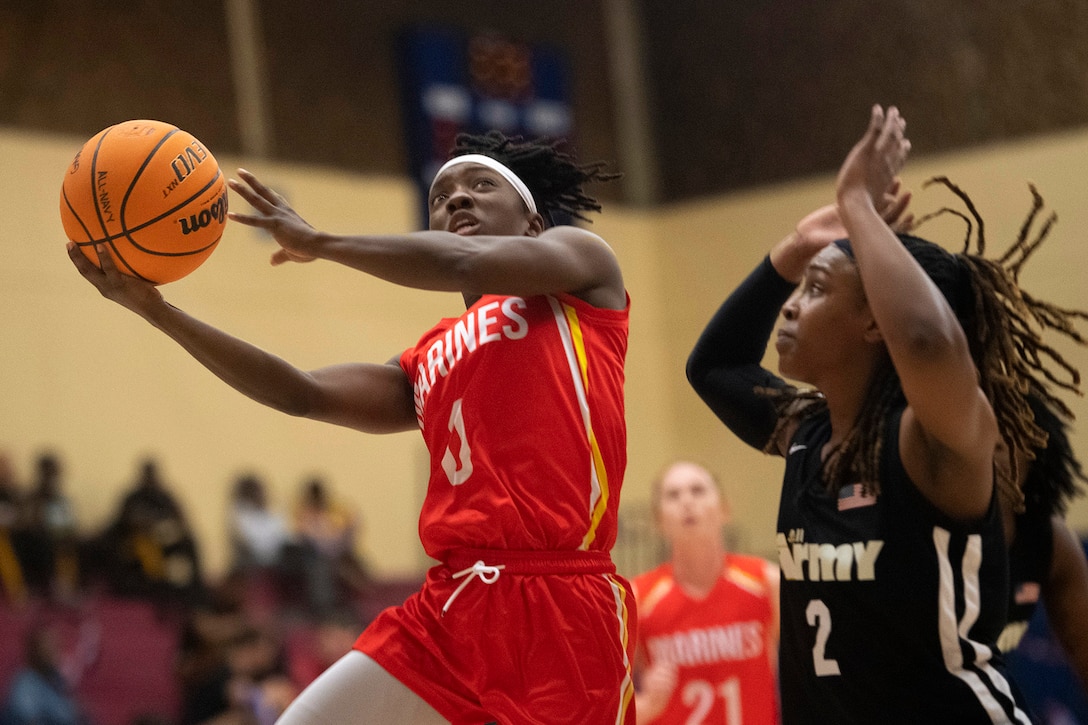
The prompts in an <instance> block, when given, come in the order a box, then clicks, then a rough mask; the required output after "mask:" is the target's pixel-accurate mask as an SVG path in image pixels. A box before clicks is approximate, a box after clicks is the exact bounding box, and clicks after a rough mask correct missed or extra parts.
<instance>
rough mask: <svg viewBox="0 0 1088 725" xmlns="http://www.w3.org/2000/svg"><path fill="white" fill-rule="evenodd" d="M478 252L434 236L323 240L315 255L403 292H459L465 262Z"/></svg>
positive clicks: (454, 238)
mask: <svg viewBox="0 0 1088 725" xmlns="http://www.w3.org/2000/svg"><path fill="white" fill-rule="evenodd" d="M478 246H479V241H478V240H475V239H471V238H468V237H460V236H458V235H456V234H451V233H449V232H439V231H424V232H413V233H410V234H395V235H388V236H386V235H361V236H340V235H332V234H322V235H320V236H319V239H318V241H317V243H316V246H315V254H316V256H318V257H320V258H321V259H326V260H329V261H331V262H336V263H338V264H342V265H344V266H346V267H351V268H352V269H357V270H359V271H361V272H366V273H367V274H369V275H372V276H374V277H378V278H380V279H384V280H386V281H388V282H392V283H393V284H397V285H401V286H403V287H412V288H415V289H426V290H433V291H439V292H460V291H462V290H464V289H465V287H466V270H467V268H468V264H467V262H468V260H469V259H470V258H471V257H472V256H473V255H475V254H477V253H478Z"/></svg>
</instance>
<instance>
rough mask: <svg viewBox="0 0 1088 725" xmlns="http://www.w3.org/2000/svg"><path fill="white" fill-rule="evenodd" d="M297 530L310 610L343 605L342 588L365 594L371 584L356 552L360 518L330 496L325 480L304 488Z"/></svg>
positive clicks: (311, 481)
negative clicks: (364, 591) (303, 562)
mask: <svg viewBox="0 0 1088 725" xmlns="http://www.w3.org/2000/svg"><path fill="white" fill-rule="evenodd" d="M295 527H296V530H297V532H298V536H299V544H300V546H301V549H302V555H303V557H304V561H305V572H306V579H307V585H308V596H309V604H310V607H311V608H312V609H313V610H314V611H315V612H319V613H322V612H328V611H331V610H332V609H334V608H335V607H336V606H338V605H339V604H340V603H341V596H340V591H341V586H342V585H343V586H345V587H346V589H347V590H348V591H350V592H354V593H357V592H361V591H363V590H365V589H366V587H367V586H368V584H369V582H370V576H369V574H368V573H367V570H366V567H365V566H364V564H363V562H362V561H361V560H360V559H359V557H358V556H357V555H356V553H355V540H356V534H357V529H358V518H357V517H356V516H355V514H353V513H352V512H351V511H349V510H348V509H347V507H345V506H344V505H342V504H340V503H339V502H337V501H335V500H334V499H333V498H332V496H331V495H330V494H329V491H328V487H327V485H326V483H325V480H324V479H323V478H321V477H320V476H313V477H310V478H309V479H307V480H306V482H305V483H304V484H303V487H302V495H301V499H300V501H299V503H298V507H297V508H296V510H295Z"/></svg>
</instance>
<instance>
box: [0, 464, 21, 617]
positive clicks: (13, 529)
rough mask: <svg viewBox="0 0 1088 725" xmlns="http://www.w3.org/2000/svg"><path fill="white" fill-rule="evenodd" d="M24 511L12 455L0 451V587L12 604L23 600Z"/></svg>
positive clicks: (17, 603)
mask: <svg viewBox="0 0 1088 725" xmlns="http://www.w3.org/2000/svg"><path fill="white" fill-rule="evenodd" d="M25 533H26V511H25V506H24V502H23V494H22V491H20V490H19V484H18V481H17V480H16V477H15V467H14V466H13V465H12V462H11V458H10V457H9V456H8V455H7V454H6V453H2V452H0V589H2V590H3V593H4V595H5V596H6V597H7V599H8V601H9V602H11V603H12V604H15V605H19V604H22V603H23V602H25V601H26V598H27V588H26V577H25V575H24V574H23V564H22V558H23V556H25V553H24V548H25V546H24V537H25Z"/></svg>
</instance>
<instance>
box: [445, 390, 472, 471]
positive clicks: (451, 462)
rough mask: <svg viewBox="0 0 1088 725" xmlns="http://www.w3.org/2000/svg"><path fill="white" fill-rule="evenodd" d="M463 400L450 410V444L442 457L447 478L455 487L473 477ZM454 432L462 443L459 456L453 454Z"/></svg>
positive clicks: (457, 401) (454, 404) (458, 400)
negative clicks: (462, 410)
mask: <svg viewBox="0 0 1088 725" xmlns="http://www.w3.org/2000/svg"><path fill="white" fill-rule="evenodd" d="M461 400H462V398H458V399H457V400H455V401H454V402H453V408H452V409H451V410H450V422H449V430H450V443H449V445H448V446H447V447H446V455H444V456H442V470H443V471H445V472H446V478H448V479H449V480H450V484H451V485H454V486H460V485H461V484H462V483H464V482H465V481H467V480H468V477H469V476H471V475H472V450H471V449H470V448H469V445H468V434H466V433H465V418H464V416H463V415H462V414H461ZM454 431H456V432H457V436H456V438H457V439H458V440H460V441H461V444H460V446H459V449H458V451H457V455H454V453H453V444H454V435H453V433H454Z"/></svg>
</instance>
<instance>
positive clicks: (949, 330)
mask: <svg viewBox="0 0 1088 725" xmlns="http://www.w3.org/2000/svg"><path fill="white" fill-rule="evenodd" d="M839 212H840V214H841V216H842V220H843V224H844V225H845V227H846V230H847V233H848V236H849V239H850V245H851V248H852V250H853V253H854V257H855V259H856V260H857V265H858V273H859V274H860V276H861V281H862V286H863V287H864V289H865V297H866V300H867V301H868V303H869V308H870V309H871V310H872V313H873V317H874V318H876V322H877V325H878V326H879V327H880V329H881V334H882V335H883V337H884V340H885V342H886V343H887V345H888V348H889V350H891V351H892V354H893V357H894V356H895V355H896V353H897V351H898V352H899V354H907V355H910V354H919V355H924V356H926V357H930V356H932V355H934V354H941V353H942V352H943V351H944V350H947V349H949V348H952V347H954V346H956V345H957V344H959V345H961V346H962V347H964V349H965V348H966V341H965V340H964V339H963V333H962V331H961V328H960V326H959V322H958V321H957V320H956V317H955V315H954V314H953V313H952V310H951V309H950V308H949V306H948V303H947V302H946V301H945V300H944V298H943V296H942V295H941V292H940V290H938V289H937V286H936V285H935V284H934V283H933V281H932V280H931V279H930V278H929V276H928V275H927V274H926V273H925V271H924V270H923V269H922V268H921V267H920V266H919V265H918V263H917V262H915V261H914V258H913V257H912V256H911V254H910V252H908V251H907V249H906V248H905V247H904V246H903V245H902V243H901V242H900V241H899V239H898V238H897V237H896V235H895V233H894V232H893V231H892V230H891V228H890V227H888V225H887V224H886V223H885V222H884V220H883V219H882V218H881V217H880V215H879V214H878V213H877V211H876V209H875V208H874V207H873V204H872V201H871V200H870V199H869V198H868V196H861V195H853V196H848V197H844V198H840V201H839Z"/></svg>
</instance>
